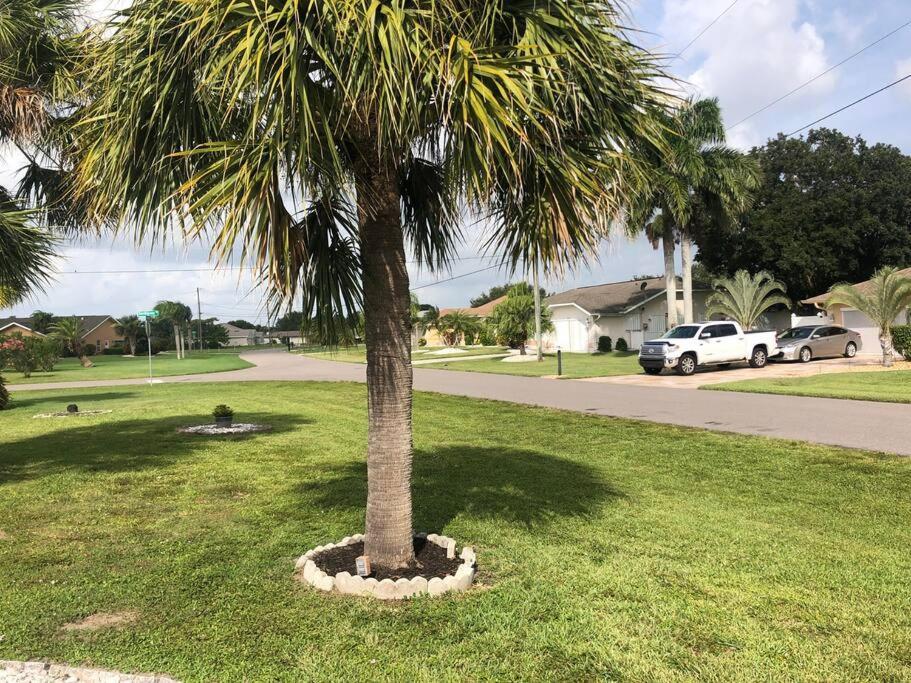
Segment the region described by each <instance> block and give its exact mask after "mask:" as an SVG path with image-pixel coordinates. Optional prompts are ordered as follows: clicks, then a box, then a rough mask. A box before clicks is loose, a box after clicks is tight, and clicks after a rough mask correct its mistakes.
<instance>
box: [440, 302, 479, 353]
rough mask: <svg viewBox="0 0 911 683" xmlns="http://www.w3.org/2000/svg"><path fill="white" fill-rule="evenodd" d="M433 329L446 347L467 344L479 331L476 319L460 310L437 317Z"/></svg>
mask: <svg viewBox="0 0 911 683" xmlns="http://www.w3.org/2000/svg"><path fill="white" fill-rule="evenodd" d="M434 327H436V330H437V332H439V333H440V337H441V338H442V339H443V343H444V344H446V346H457V345H458V344H469V343H471V342H470V340H472V339H474V337H475V336H476V335H477V334H478V332H479V331H480V325H479V323H478V319H477V317H475V316H473V315H469V314H468V313H465V312H464V311H460V310H455V311H450V312H449V313H447V314H445V315H441V316H439V318H437V320H436V323H435V324H434Z"/></svg>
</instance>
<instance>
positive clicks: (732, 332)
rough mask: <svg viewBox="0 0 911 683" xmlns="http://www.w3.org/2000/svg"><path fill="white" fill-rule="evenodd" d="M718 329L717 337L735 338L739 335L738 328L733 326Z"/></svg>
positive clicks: (719, 326) (720, 326)
mask: <svg viewBox="0 0 911 683" xmlns="http://www.w3.org/2000/svg"><path fill="white" fill-rule="evenodd" d="M717 328H718V332H717V333H716V334H715V336H716V337H734V336H736V335H737V328H736V327H734V326H733V325H718V326H717Z"/></svg>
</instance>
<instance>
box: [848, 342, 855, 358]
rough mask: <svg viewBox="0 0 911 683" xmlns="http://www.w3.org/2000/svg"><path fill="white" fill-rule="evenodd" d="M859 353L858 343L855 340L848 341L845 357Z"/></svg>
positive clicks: (851, 356)
mask: <svg viewBox="0 0 911 683" xmlns="http://www.w3.org/2000/svg"><path fill="white" fill-rule="evenodd" d="M856 355H857V344H855V343H854V342H848V345H847V346H846V347H845V358H854V356H856Z"/></svg>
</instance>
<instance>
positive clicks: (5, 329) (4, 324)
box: [0, 318, 44, 337]
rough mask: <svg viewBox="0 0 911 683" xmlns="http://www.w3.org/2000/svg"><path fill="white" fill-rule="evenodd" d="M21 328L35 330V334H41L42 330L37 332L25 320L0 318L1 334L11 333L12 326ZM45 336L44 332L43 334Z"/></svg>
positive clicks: (29, 330) (28, 330)
mask: <svg viewBox="0 0 911 683" xmlns="http://www.w3.org/2000/svg"><path fill="white" fill-rule="evenodd" d="M16 327H18V328H20V329H23V330H25V331H27V332H34V333H35V334H41V333H40V332H35V330H33V329H32V328H31V327H29V326H28V325H27V324H26V322H25V321H20V320H11V319H10V318H0V334H10V333H11V330H10V328H16ZM41 336H42V337H43V336H44V335H43V334H42V335H41Z"/></svg>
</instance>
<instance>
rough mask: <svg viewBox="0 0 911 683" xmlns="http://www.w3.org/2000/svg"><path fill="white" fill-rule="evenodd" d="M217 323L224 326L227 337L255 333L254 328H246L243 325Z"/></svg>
mask: <svg viewBox="0 0 911 683" xmlns="http://www.w3.org/2000/svg"><path fill="white" fill-rule="evenodd" d="M219 325H221V326H222V327H224V328H225V331H226V332H227V333H228V336H229V337H250V336H253V335H255V334H256V330H248V329H246V328H243V327H237V326H236V325H231V324H230V323H219Z"/></svg>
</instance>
